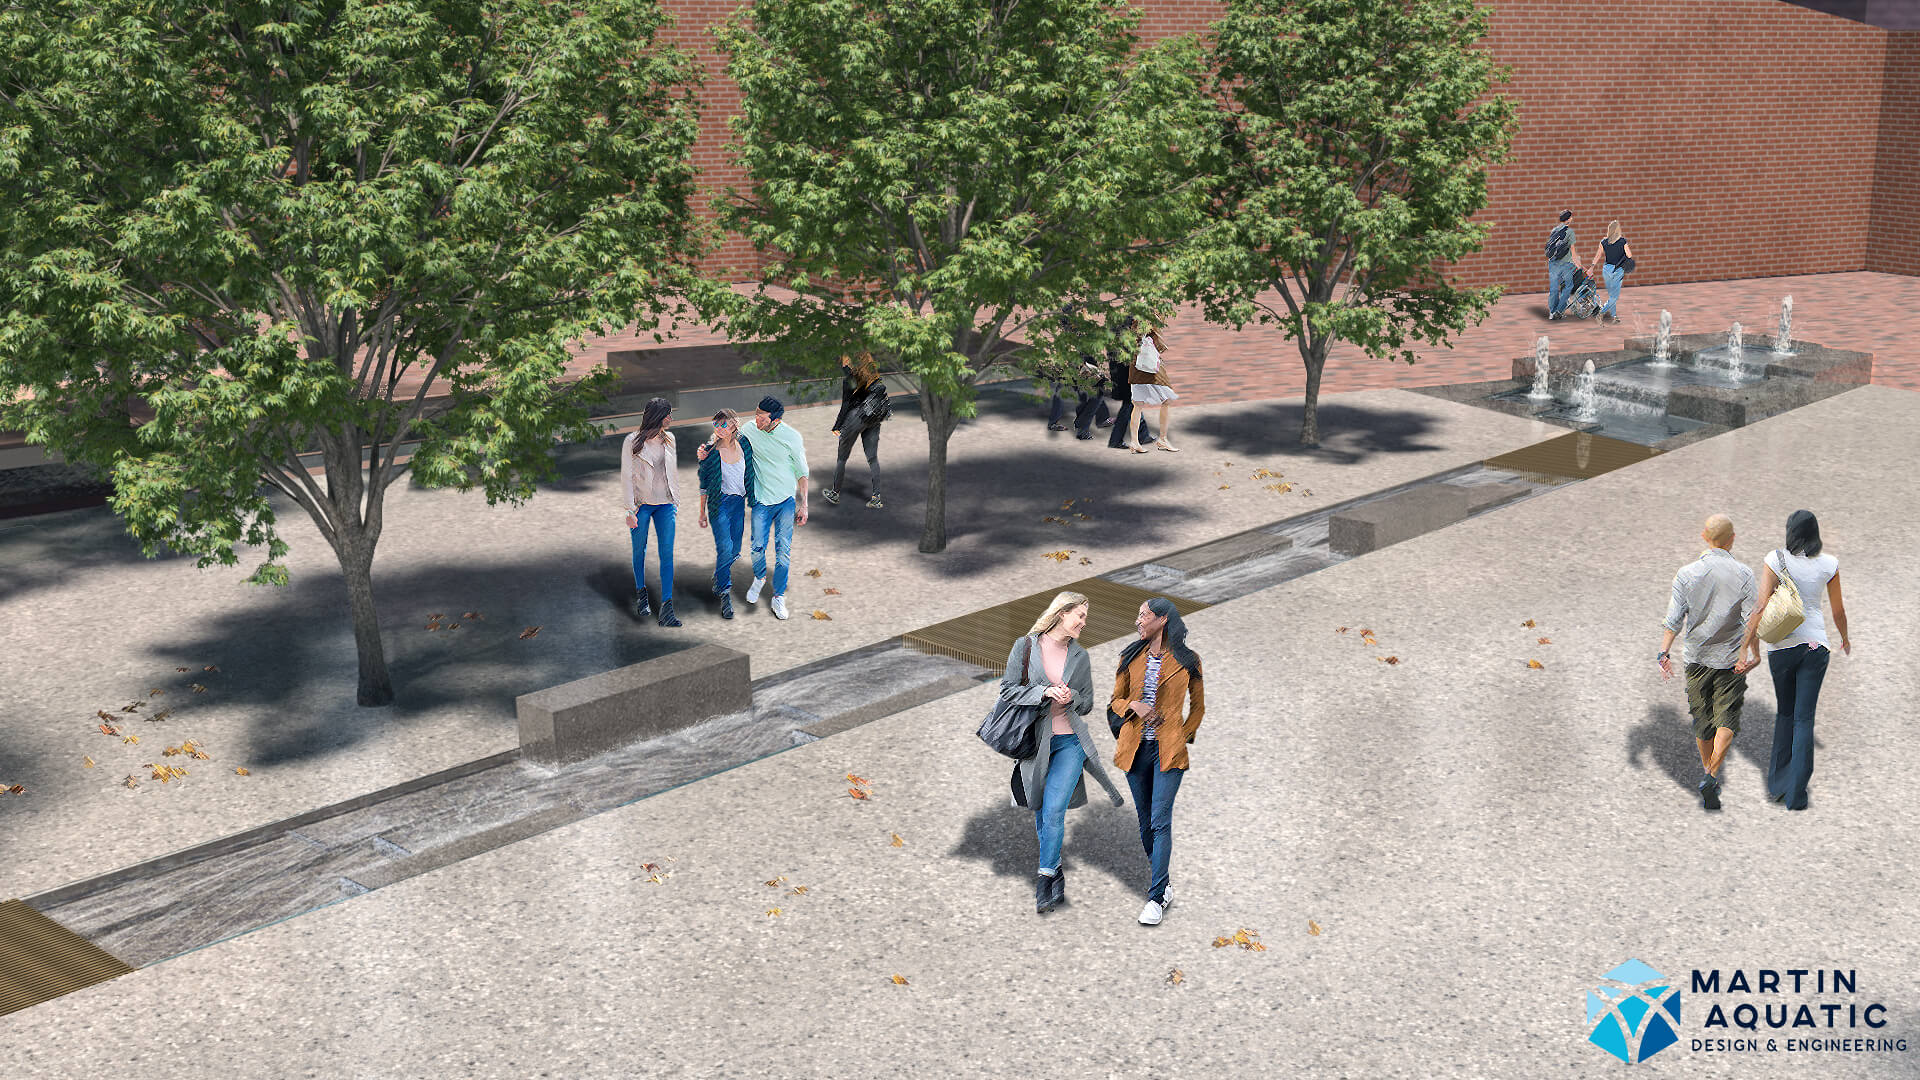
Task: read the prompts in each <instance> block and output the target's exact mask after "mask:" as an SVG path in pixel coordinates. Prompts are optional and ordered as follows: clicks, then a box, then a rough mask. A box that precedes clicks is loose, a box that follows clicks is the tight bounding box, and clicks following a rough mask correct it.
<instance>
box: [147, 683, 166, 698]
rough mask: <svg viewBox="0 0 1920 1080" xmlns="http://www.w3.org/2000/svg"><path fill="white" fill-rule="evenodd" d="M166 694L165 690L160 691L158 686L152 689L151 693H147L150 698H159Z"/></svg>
mask: <svg viewBox="0 0 1920 1080" xmlns="http://www.w3.org/2000/svg"><path fill="white" fill-rule="evenodd" d="M164 693H166V691H165V690H162V689H160V688H159V687H157V686H156V687H154V688H153V689H151V690H149V691H147V696H148V697H159V696H160V695H161V694H164Z"/></svg>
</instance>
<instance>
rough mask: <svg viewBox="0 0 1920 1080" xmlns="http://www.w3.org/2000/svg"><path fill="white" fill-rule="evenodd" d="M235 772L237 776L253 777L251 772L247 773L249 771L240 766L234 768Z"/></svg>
mask: <svg viewBox="0 0 1920 1080" xmlns="http://www.w3.org/2000/svg"><path fill="white" fill-rule="evenodd" d="M233 771H234V772H235V773H236V774H238V775H240V776H251V775H252V774H251V773H249V772H247V770H245V769H242V768H240V767H239V766H238V765H236V766H234V769H233Z"/></svg>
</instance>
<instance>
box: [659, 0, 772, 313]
mask: <svg viewBox="0 0 1920 1080" xmlns="http://www.w3.org/2000/svg"><path fill="white" fill-rule="evenodd" d="M661 6H662V7H664V8H665V9H666V10H667V12H668V14H670V15H671V16H673V25H672V26H670V27H668V28H667V29H665V30H663V31H662V32H661V34H660V40H662V41H663V42H666V43H668V44H672V45H675V46H678V47H679V48H681V49H684V50H686V51H687V52H688V53H691V54H692V55H693V56H694V57H696V58H697V59H698V60H699V62H700V67H701V70H702V71H703V72H704V73H705V75H706V83H705V85H704V86H702V87H701V89H700V138H699V141H697V142H696V143H695V144H694V148H693V161H694V165H695V166H696V167H698V168H699V170H700V183H699V191H698V192H697V193H696V195H695V197H694V198H695V207H696V209H697V212H698V214H699V216H700V218H701V220H703V221H704V220H711V219H712V218H713V214H712V213H711V212H710V211H708V209H707V203H708V201H709V200H710V199H711V198H712V197H713V196H714V195H716V194H718V193H719V191H720V189H722V188H724V187H726V186H727V185H732V186H734V187H736V188H740V189H743V190H744V189H745V187H746V175H745V174H744V173H743V172H742V171H741V170H740V169H738V168H735V167H734V166H732V165H731V164H729V163H728V161H727V156H728V155H727V153H726V149H725V147H726V144H727V141H728V140H729V139H730V138H731V137H732V136H731V133H730V132H728V130H727V120H728V118H729V117H731V116H732V115H733V114H734V113H735V112H737V111H738V110H739V108H740V87H739V86H738V85H737V84H735V83H734V81H733V80H732V79H729V78H727V75H726V65H727V61H726V57H725V56H724V55H723V54H722V53H721V52H720V51H719V50H718V48H716V47H715V43H714V37H713V34H712V33H711V32H710V29H709V28H711V27H713V26H717V25H719V24H720V23H723V22H725V21H727V20H728V19H729V18H731V17H732V15H733V13H734V11H736V10H737V9H739V8H741V7H743V6H745V5H744V4H743V3H742V0H661ZM760 264H761V260H760V258H759V257H758V256H757V255H756V254H755V252H754V250H753V246H752V245H751V244H749V243H747V241H746V239H745V238H743V237H740V236H737V235H732V234H729V235H728V236H727V238H726V240H725V241H724V242H723V243H722V244H721V246H720V247H719V248H718V249H717V250H715V251H714V252H713V253H712V254H710V255H709V256H708V257H707V259H706V260H705V261H704V262H703V263H702V264H701V268H702V269H703V270H704V271H705V272H707V273H710V274H715V275H719V276H721V277H722V278H724V279H725V280H730V281H742V280H746V279H749V278H752V277H754V276H755V271H757V270H758V269H759V267H760Z"/></svg>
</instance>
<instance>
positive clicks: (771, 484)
mask: <svg viewBox="0 0 1920 1080" xmlns="http://www.w3.org/2000/svg"><path fill="white" fill-rule="evenodd" d="M785 413H786V406H785V405H782V404H781V403H780V399H779V398H775V397H765V398H761V399H760V408H759V410H758V411H756V412H755V413H754V416H753V425H752V426H751V427H746V426H743V427H741V428H740V437H741V438H743V439H746V440H747V443H748V444H749V445H751V446H752V447H753V465H754V491H753V497H754V500H755V503H754V506H753V507H752V510H753V585H752V586H751V587H750V588H748V589H747V603H749V604H757V603H759V602H760V590H761V589H763V588H765V587H766V584H767V539H768V537H769V536H771V537H772V538H773V602H772V604H771V605H770V606H771V607H772V608H773V617H774V618H776V619H784V618H786V617H787V570H788V567H789V565H790V564H791V562H792V558H791V556H792V551H793V527H794V526H795V525H805V524H806V523H807V475H808V472H807V446H806V443H804V442H803V441H801V439H800V433H799V432H798V431H795V430H794V429H793V425H791V424H788V423H785V422H783V421H782V420H781V419H780V418H781V416H783V415H784V414H785ZM696 456H697V457H698V458H699V459H700V460H702V461H705V460H706V457H707V447H706V444H705V443H702V444H701V445H700V448H699V450H698V451H696Z"/></svg>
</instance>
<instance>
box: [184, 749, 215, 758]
mask: <svg viewBox="0 0 1920 1080" xmlns="http://www.w3.org/2000/svg"><path fill="white" fill-rule="evenodd" d="M188 756H190V757H192V758H194V759H195V760H197V761H212V760H213V755H212V754H209V753H207V752H206V751H205V750H202V749H200V748H199V747H197V746H196V747H194V748H193V749H192V750H191V751H189V753H188Z"/></svg>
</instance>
